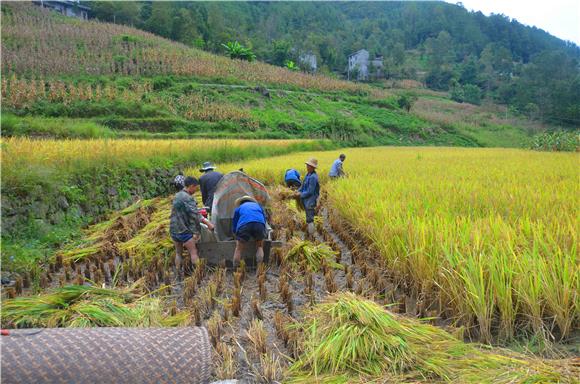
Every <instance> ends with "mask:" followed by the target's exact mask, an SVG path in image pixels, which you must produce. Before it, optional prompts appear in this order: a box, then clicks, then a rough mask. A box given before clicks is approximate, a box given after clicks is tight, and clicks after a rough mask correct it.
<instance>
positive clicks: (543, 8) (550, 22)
mask: <svg viewBox="0 0 580 384" xmlns="http://www.w3.org/2000/svg"><path fill="white" fill-rule="evenodd" d="M447 2H449V3H454V4H455V3H458V1H456V0H447ZM462 3H463V6H464V7H465V8H466V9H468V10H472V11H481V12H482V13H483V14H485V15H489V14H490V13H498V14H504V15H506V16H509V17H511V18H512V19H516V20H517V21H519V22H520V23H522V24H526V25H530V26H532V25H533V26H536V27H538V28H541V29H543V30H544V31H546V32H548V33H550V34H551V35H554V36H556V37H559V38H560V39H564V40H570V41H573V42H574V43H576V44H577V45H580V1H579V0H463V1H462Z"/></svg>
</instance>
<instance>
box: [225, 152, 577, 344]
mask: <svg viewBox="0 0 580 384" xmlns="http://www.w3.org/2000/svg"><path fill="white" fill-rule="evenodd" d="M337 155H338V154H337V153H329V152H326V153H317V154H315V156H317V157H318V160H319V163H320V164H321V167H320V169H319V172H318V173H319V176H320V179H321V182H322V190H323V191H324V192H326V195H327V198H326V203H325V204H326V205H327V207H328V209H329V210H330V213H331V220H332V219H333V217H332V216H335V217H337V218H340V219H342V220H343V221H341V225H342V224H345V223H346V225H347V226H348V228H347V227H346V226H344V227H343V228H342V230H343V231H354V233H356V235H357V236H359V237H360V238H363V239H364V241H365V242H366V244H367V245H368V246H369V249H371V250H372V251H374V252H378V253H380V254H381V255H382V257H383V258H384V260H385V262H386V265H385V267H386V269H387V271H388V273H390V274H391V275H392V277H393V278H394V279H396V280H398V281H400V284H404V285H405V286H407V287H408V289H409V290H410V291H411V292H412V294H413V295H414V296H415V297H417V299H418V300H419V301H422V302H425V305H426V306H429V305H432V304H436V305H437V306H439V308H440V311H441V313H442V314H443V315H444V316H445V317H447V318H450V319H453V320H454V321H455V324H456V325H458V326H464V327H466V329H473V328H475V329H477V330H478V334H479V337H480V339H482V340H484V341H491V340H492V335H494V336H495V335H497V336H499V337H500V338H501V339H503V340H509V339H512V338H513V337H514V336H515V335H517V334H523V333H528V334H529V333H533V334H537V335H543V336H546V337H556V338H565V337H566V336H568V335H570V333H571V331H572V330H573V329H574V328H575V327H578V325H579V320H580V293H579V292H580V269H579V263H578V217H579V216H578V214H579V212H578V207H579V206H580V204H579V196H580V195H579V193H578V192H579V184H578V176H579V174H578V160H579V158H578V155H577V154H546V153H534V152H530V151H522V150H504V149H477V150H474V149H451V148H449V149H445V148H437V149H436V148H432V149H431V148H390V149H386V148H372V149H368V148H366V149H352V150H348V151H347V160H346V163H345V169H346V170H347V172H348V173H349V177H348V178H345V179H342V180H339V181H337V182H329V181H328V178H327V173H328V170H329V168H330V165H331V163H332V161H333V160H334V159H335V158H336V157H337ZM311 156H312V154H311V153H304V154H294V155H290V156H282V157H276V158H271V159H261V160H255V161H251V162H248V163H245V164H244V165H243V166H244V170H245V171H246V172H248V173H249V174H250V175H252V176H254V177H257V178H259V179H262V180H265V181H267V182H270V183H279V182H281V181H282V180H283V174H284V170H286V169H288V168H291V167H295V168H296V169H298V170H300V171H301V173H302V174H304V171H305V166H304V161H305V160H306V159H307V158H309V157H311ZM235 167H238V164H234V165H232V166H231V168H232V169H234V168H235ZM351 227H352V228H351ZM335 229H336V228H335ZM338 231H340V228H339V229H338Z"/></svg>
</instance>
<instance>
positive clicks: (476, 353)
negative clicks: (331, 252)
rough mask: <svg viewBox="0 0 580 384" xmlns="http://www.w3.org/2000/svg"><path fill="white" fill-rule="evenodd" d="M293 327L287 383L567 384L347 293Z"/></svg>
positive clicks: (548, 371) (535, 366)
mask: <svg viewBox="0 0 580 384" xmlns="http://www.w3.org/2000/svg"><path fill="white" fill-rule="evenodd" d="M293 327H296V328H299V329H303V330H304V332H303V333H302V337H301V340H300V342H301V345H302V353H301V355H300V356H299V358H298V359H297V360H296V362H295V363H294V364H293V365H292V367H291V368H290V373H291V374H292V375H293V377H292V378H291V379H290V380H289V382H295V383H298V382H304V383H306V382H312V381H313V380H316V381H317V382H329V383H330V382H332V383H347V382H349V383H351V382H369V381H374V380H378V379H382V380H386V379H389V381H393V382H394V381H417V380H419V381H425V382H433V381H451V382H462V383H469V382H472V383H482V382H494V383H512V382H567V379H566V378H564V377H562V376H560V375H559V374H558V373H557V372H556V371H555V370H554V369H553V368H551V367H548V366H547V365H545V364H543V363H541V362H540V361H535V360H527V361H526V360H524V359H523V358H522V357H517V356H513V357H512V356H504V355H500V354H494V353H492V352H490V351H485V350H482V349H480V348H478V347H477V346H475V345H472V344H466V343H463V342H461V341H459V340H457V339H455V338H454V337H453V336H451V335H450V334H449V333H447V332H445V331H444V330H442V329H439V328H437V327H434V326H431V325H427V324H423V323H421V322H420V321H417V320H414V319H408V318H404V317H398V316H395V315H393V314H390V313H389V312H387V311H386V310H385V309H384V308H382V307H381V306H379V305H378V304H376V303H374V302H372V301H369V300H365V299H363V298H360V297H357V296H356V295H354V294H352V293H339V294H335V295H332V296H330V297H329V298H328V299H327V300H326V301H324V302H323V303H321V304H318V305H316V306H315V307H313V308H312V309H310V310H309V311H308V312H307V313H306V314H305V317H304V321H303V323H300V324H297V325H294V326H293ZM568 381H570V382H571V381H572V379H571V378H570V380H568Z"/></svg>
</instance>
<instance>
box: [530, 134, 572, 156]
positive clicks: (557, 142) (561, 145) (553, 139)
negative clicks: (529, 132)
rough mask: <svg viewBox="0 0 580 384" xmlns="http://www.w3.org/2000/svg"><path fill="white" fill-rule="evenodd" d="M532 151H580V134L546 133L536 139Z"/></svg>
mask: <svg viewBox="0 0 580 384" xmlns="http://www.w3.org/2000/svg"><path fill="white" fill-rule="evenodd" d="M531 149H535V150H537V151H568V152H574V151H579V150H580V134H578V132H566V131H556V132H545V133H542V134H539V135H536V136H535V137H534V140H533V141H532V146H531Z"/></svg>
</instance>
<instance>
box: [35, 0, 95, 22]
mask: <svg viewBox="0 0 580 384" xmlns="http://www.w3.org/2000/svg"><path fill="white" fill-rule="evenodd" d="M33 3H34V4H36V5H39V6H41V7H42V8H48V9H52V10H53V11H56V12H58V13H60V14H62V15H63V16H68V17H76V18H78V19H82V20H87V19H88V18H89V11H90V10H91V8H90V7H88V6H86V5H84V4H81V3H80V0H71V1H49V0H34V1H33Z"/></svg>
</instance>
